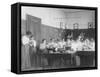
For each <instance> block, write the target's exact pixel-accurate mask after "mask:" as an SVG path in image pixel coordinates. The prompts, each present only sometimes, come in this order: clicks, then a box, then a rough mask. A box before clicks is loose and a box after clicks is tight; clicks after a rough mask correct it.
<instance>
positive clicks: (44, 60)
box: [40, 39, 48, 67]
mask: <svg viewBox="0 0 100 77" xmlns="http://www.w3.org/2000/svg"><path fill="white" fill-rule="evenodd" d="M40 52H41V53H47V52H48V51H47V42H46V39H43V40H42V43H41V44H40ZM40 57H41V58H40V60H41V65H40V66H41V67H45V66H47V65H48V60H47V58H45V57H44V56H42V55H41V56H40Z"/></svg>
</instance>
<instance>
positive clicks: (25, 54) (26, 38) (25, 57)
mask: <svg viewBox="0 0 100 77" xmlns="http://www.w3.org/2000/svg"><path fill="white" fill-rule="evenodd" d="M30 36H31V32H29V31H28V32H26V35H23V36H22V69H29V68H30V56H29V47H30Z"/></svg>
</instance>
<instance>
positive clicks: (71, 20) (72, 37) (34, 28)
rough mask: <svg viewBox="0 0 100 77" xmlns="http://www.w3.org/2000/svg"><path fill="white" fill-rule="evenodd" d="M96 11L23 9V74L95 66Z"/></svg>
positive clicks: (26, 7)
mask: <svg viewBox="0 0 100 77" xmlns="http://www.w3.org/2000/svg"><path fill="white" fill-rule="evenodd" d="M95 15H96V14H95V10H87V9H86V10H85V9H69V8H68V9H67V8H52V7H36V6H22V7H21V71H29V70H46V69H63V68H66V69H67V68H84V67H95V66H96V65H95V64H96V62H95V60H96V59H95V56H96V55H95V51H96V48H95V46H96V45H95V43H96V39H95V37H96V33H95V32H96V31H95V30H96V28H95V27H96V26H95V25H96V24H95V23H96V22H95Z"/></svg>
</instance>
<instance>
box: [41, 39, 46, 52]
mask: <svg viewBox="0 0 100 77" xmlns="http://www.w3.org/2000/svg"><path fill="white" fill-rule="evenodd" d="M40 51H41V53H47V41H46V39H43V40H42V43H41V44H40Z"/></svg>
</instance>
